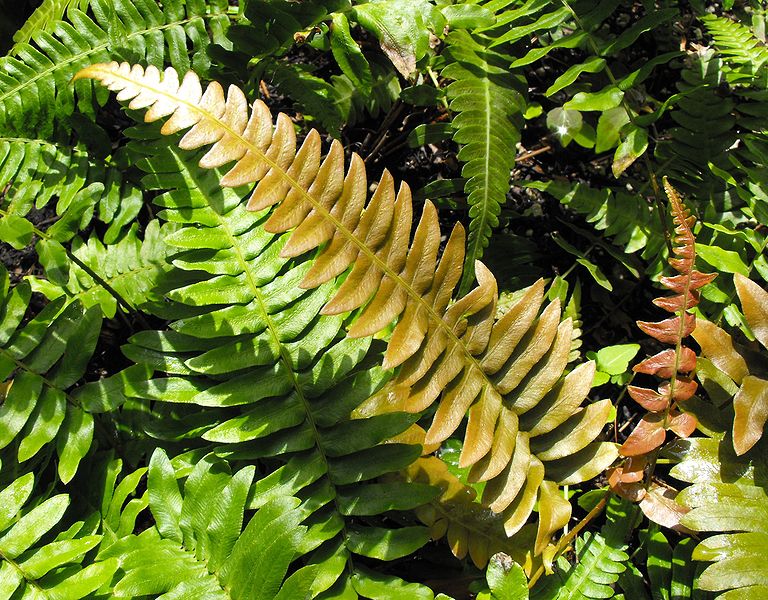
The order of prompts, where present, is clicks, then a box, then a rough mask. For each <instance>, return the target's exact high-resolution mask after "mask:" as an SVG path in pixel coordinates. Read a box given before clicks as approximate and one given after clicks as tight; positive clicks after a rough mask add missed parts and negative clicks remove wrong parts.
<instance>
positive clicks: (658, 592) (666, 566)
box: [646, 526, 672, 600]
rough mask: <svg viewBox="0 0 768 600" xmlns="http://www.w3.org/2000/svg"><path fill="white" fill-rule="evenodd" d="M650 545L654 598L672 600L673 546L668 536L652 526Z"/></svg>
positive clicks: (648, 545)
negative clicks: (670, 592) (670, 591)
mask: <svg viewBox="0 0 768 600" xmlns="http://www.w3.org/2000/svg"><path fill="white" fill-rule="evenodd" d="M646 545H647V547H648V561H647V564H648V578H649V579H650V582H651V596H652V597H653V600H670V596H669V589H670V585H671V583H672V547H671V546H670V545H669V542H668V541H667V538H666V537H664V534H663V533H661V531H659V530H658V526H652V527H651V530H649V532H648V537H647V538H646Z"/></svg>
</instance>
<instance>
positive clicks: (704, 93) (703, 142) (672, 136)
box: [655, 50, 737, 198]
mask: <svg viewBox="0 0 768 600" xmlns="http://www.w3.org/2000/svg"><path fill="white" fill-rule="evenodd" d="M713 55H714V52H713V51H712V50H708V51H702V52H700V53H699V54H695V55H690V56H689V57H688V62H687V65H686V68H685V69H684V70H683V71H682V72H681V79H680V80H679V81H678V83H677V84H676V85H677V88H678V90H679V93H680V96H679V98H678V100H677V102H676V110H674V111H672V113H671V117H672V119H673V120H674V121H675V123H676V126H675V127H672V128H670V129H669V130H668V131H667V137H666V138H665V139H661V140H659V142H658V144H657V145H656V150H655V155H656V159H657V160H658V161H659V163H661V164H663V165H664V170H665V172H666V173H668V174H669V179H670V180H671V181H672V182H673V183H674V184H675V185H676V186H678V187H679V188H681V189H683V191H685V192H690V193H696V195H697V196H698V197H700V198H707V196H708V195H709V194H710V193H713V192H714V191H718V190H722V188H723V185H722V183H721V182H718V181H717V180H715V179H714V178H712V177H711V176H710V172H709V166H708V165H709V163H714V164H715V165H721V166H724V165H723V163H724V162H725V161H723V156H724V154H725V152H726V151H727V150H728V148H730V147H731V146H733V144H734V142H735V141H736V135H737V134H736V132H735V131H734V125H735V123H736V119H735V116H734V115H733V110H734V100H733V98H732V97H730V96H728V95H726V96H725V97H723V95H722V94H720V93H719V88H720V86H721V84H723V83H724V81H725V80H724V77H723V73H722V64H721V61H720V60H719V59H718V58H715V57H714V56H713Z"/></svg>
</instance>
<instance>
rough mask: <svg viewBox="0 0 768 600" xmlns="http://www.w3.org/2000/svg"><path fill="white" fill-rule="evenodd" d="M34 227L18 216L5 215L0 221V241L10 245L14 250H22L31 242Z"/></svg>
mask: <svg viewBox="0 0 768 600" xmlns="http://www.w3.org/2000/svg"><path fill="white" fill-rule="evenodd" d="M34 234H35V227H34V225H32V223H30V222H29V221H27V220H26V219H25V218H24V217H20V216H19V215H5V216H4V217H3V218H2V219H0V241H2V242H5V243H6V244H10V245H11V246H13V247H14V248H16V250H23V249H24V248H26V247H27V245H28V244H29V242H31V241H32V236H33V235H34Z"/></svg>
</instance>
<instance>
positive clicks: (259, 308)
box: [124, 128, 434, 588]
mask: <svg viewBox="0 0 768 600" xmlns="http://www.w3.org/2000/svg"><path fill="white" fill-rule="evenodd" d="M152 129H153V130H154V132H155V135H157V131H156V128H152ZM133 133H134V134H138V133H139V132H138V130H137V131H135V132H133ZM140 138H141V143H140V144H136V147H137V149H139V150H140V151H141V152H142V153H144V154H145V155H146V158H145V159H143V160H141V161H139V163H138V164H139V166H140V168H142V169H143V170H144V171H146V173H147V174H146V176H145V177H144V179H143V185H144V186H145V188H146V189H150V190H154V189H158V190H165V192H164V193H162V194H161V195H159V196H157V197H156V198H155V203H156V204H157V205H158V206H159V207H160V208H161V209H162V210H161V211H160V212H159V213H158V215H159V216H160V218H162V219H163V220H165V221H167V224H166V225H165V226H164V228H165V229H166V231H165V243H166V244H167V245H168V246H169V247H170V248H173V249H174V252H173V264H174V266H175V269H174V270H173V271H171V272H170V273H169V274H168V282H169V283H168V285H167V287H166V297H167V298H168V299H169V300H171V301H172V302H173V304H171V305H170V306H165V307H164V308H163V309H162V313H163V314H164V316H166V317H171V316H175V317H176V318H179V317H183V318H182V319H181V320H178V321H175V322H174V323H172V324H171V328H172V330H171V331H157V332H153V331H144V332H141V333H139V334H137V335H135V336H134V337H133V338H131V340H130V341H131V344H130V345H129V346H127V347H126V348H125V349H124V351H125V354H126V355H127V356H128V357H129V358H131V359H133V360H134V361H135V362H137V363H140V364H145V365H147V366H149V367H150V368H155V369H157V370H159V371H162V372H164V374H163V375H164V376H160V374H158V376H156V377H155V378H153V379H149V380H146V381H139V380H136V381H132V382H127V384H126V386H125V388H124V390H125V392H124V393H125V394H126V395H128V396H130V397H132V398H140V399H142V401H144V402H146V401H147V400H149V401H152V403H153V404H154V406H153V407H152V409H151V413H150V414H149V416H148V417H147V418H145V419H144V420H142V421H141V422H140V423H139V426H140V427H142V428H143V430H144V432H145V433H146V434H147V435H149V436H151V437H154V438H160V439H165V440H169V441H177V440H182V439H185V438H192V437H194V438H199V437H202V439H203V440H205V441H207V442H208V443H209V444H213V445H214V447H215V448H217V450H216V452H217V453H219V454H220V455H222V456H229V457H232V458H238V459H248V460H253V459H255V458H259V457H261V456H273V455H274V456H277V457H279V461H280V463H279V465H278V466H277V467H276V470H275V471H274V473H272V474H271V475H269V476H268V477H267V478H266V479H264V480H263V481H261V482H259V483H257V484H256V487H257V489H263V490H264V491H265V492H264V493H265V498H266V499H265V500H264V501H265V502H266V501H267V499H268V498H271V497H272V496H274V495H275V494H278V493H286V494H290V495H296V496H298V497H300V498H301V499H302V500H303V505H302V506H304V507H305V508H304V509H303V510H305V511H307V514H309V513H312V514H311V516H309V517H308V520H307V524H308V526H309V530H308V533H307V534H306V535H305V536H304V540H303V546H302V547H303V548H304V552H305V553H308V552H310V551H313V550H316V555H317V556H318V558H317V561H316V562H317V564H318V565H319V566H320V567H322V569H326V570H327V569H335V568H336V566H335V565H339V564H341V565H342V566H343V564H344V563H345V562H350V564H351V555H352V554H353V553H354V554H362V555H365V556H370V557H373V558H381V559H385V560H392V559H394V558H397V557H399V556H401V555H402V554H405V553H410V552H412V551H414V550H415V549H417V548H418V547H420V546H421V545H423V544H424V543H426V541H427V533H426V529H424V528H418V527H406V528H403V529H390V528H386V527H361V526H360V525H357V524H354V523H353V521H352V520H353V518H354V516H355V515H358V514H365V515H376V514H379V513H380V512H382V511H384V510H398V509H399V510H402V509H407V508H412V507H413V506H415V505H417V504H419V503H421V502H423V501H425V500H427V499H429V498H431V497H432V496H433V495H434V491H433V490H432V489H431V488H429V487H427V486H420V485H415V486H404V484H400V485H399V486H397V487H396V488H395V490H393V491H392V493H385V491H386V490H385V488H383V487H382V486H381V485H380V484H376V483H373V482H372V481H371V480H372V479H373V478H374V477H376V476H378V475H380V474H382V473H386V472H389V471H393V470H396V469H398V468H402V467H404V466H406V465H407V464H408V463H409V462H411V461H412V460H413V459H415V458H416V457H417V456H418V455H419V448H418V446H412V445H406V444H390V445H387V446H384V447H381V448H376V447H375V446H376V444H377V443H378V442H380V441H382V440H383V439H385V438H386V437H389V436H392V435H396V434H398V433H400V432H401V431H403V430H404V429H405V428H407V427H408V426H409V425H410V424H411V423H412V422H413V420H414V417H412V416H410V415H405V414H399V415H397V414H395V415H385V416H382V417H374V418H372V419H360V420H354V421H349V420H348V419H347V415H348V414H349V412H350V410H352V409H353V408H355V407H356V406H357V405H358V404H359V403H360V402H362V401H363V400H364V399H366V398H368V397H369V396H370V395H372V394H373V393H374V392H375V391H376V390H377V389H379V388H380V387H381V386H382V385H383V384H384V382H385V381H386V379H387V378H388V374H386V373H385V372H383V371H382V370H381V369H378V368H375V367H374V365H373V364H372V362H371V361H370V360H366V354H367V353H368V349H369V346H370V344H371V340H370V339H367V338H366V339H360V340H346V339H344V338H343V337H342V336H341V335H340V331H341V328H342V327H343V325H344V322H345V319H344V318H343V317H341V316H327V317H324V316H321V315H319V314H318V313H319V311H320V308H321V307H322V305H323V304H324V303H325V302H326V301H327V299H328V297H329V294H330V293H331V291H332V286H331V285H330V284H326V285H324V286H321V287H320V288H318V289H316V290H310V291H308V290H304V289H301V288H299V287H298V285H297V284H298V282H299V281H300V280H301V278H302V277H303V276H304V275H305V274H306V272H307V270H308V267H309V264H308V263H307V262H305V261H294V260H286V259H284V258H281V257H280V256H279V251H280V249H281V248H282V247H283V246H284V245H285V243H286V240H287V237H288V236H285V235H283V236H275V235H273V234H270V233H267V232H265V231H264V230H263V229H262V227H261V225H262V224H263V222H264V220H265V215H263V214H254V213H250V212H247V211H246V210H245V209H244V207H243V206H241V205H240V194H238V193H237V191H234V190H230V189H227V188H223V189H222V188H220V187H219V183H218V182H219V178H220V177H221V173H220V172H216V171H207V170H203V169H201V168H200V167H198V166H196V165H195V164H194V163H195V162H196V160H194V159H197V160H199V158H200V155H199V154H198V155H197V156H196V157H194V159H193V160H190V158H191V157H189V156H188V155H187V153H184V152H182V151H181V150H179V149H177V148H175V146H174V145H173V141H172V140H170V141H169V140H166V139H160V140H155V141H149V140H150V139H151V137H150V134H149V132H147V131H144V132H143V133H141V134H140ZM169 142H170V143H169ZM202 273H205V275H201V274H202ZM171 390H173V391H172V392H171V393H169V392H170V391H171ZM147 409H149V406H147ZM350 439H354V440H355V442H354V443H350ZM383 540H387V542H386V544H384V543H383ZM383 548H386V554H381V552H383V550H382V549H383ZM320 557H323V558H322V559H321V558H320ZM354 572H355V573H357V571H354ZM351 573H352V571H350V573H347V574H342V572H341V571H336V572H335V574H334V575H333V576H330V575H329V576H328V578H325V579H324V580H327V585H326V587H330V586H331V585H336V587H337V588H344V587H345V586H348V585H352V578H353V576H352V574H351ZM337 579H338V582H337Z"/></svg>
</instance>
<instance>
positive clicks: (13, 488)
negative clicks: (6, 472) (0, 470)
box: [0, 473, 35, 531]
mask: <svg viewBox="0 0 768 600" xmlns="http://www.w3.org/2000/svg"><path fill="white" fill-rule="evenodd" d="M34 487H35V476H34V474H33V473H27V474H26V475H22V476H21V477H19V478H18V479H16V480H15V481H14V482H13V483H12V484H11V485H9V486H8V487H6V488H4V489H3V490H2V491H0V531H3V530H4V529H6V528H7V527H8V526H9V525H10V524H11V522H12V521H13V519H14V517H15V516H16V515H17V514H18V512H19V511H20V510H21V507H22V506H24V503H25V502H26V501H27V500H28V499H29V495H30V494H31V493H32V489H33V488H34Z"/></svg>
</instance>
